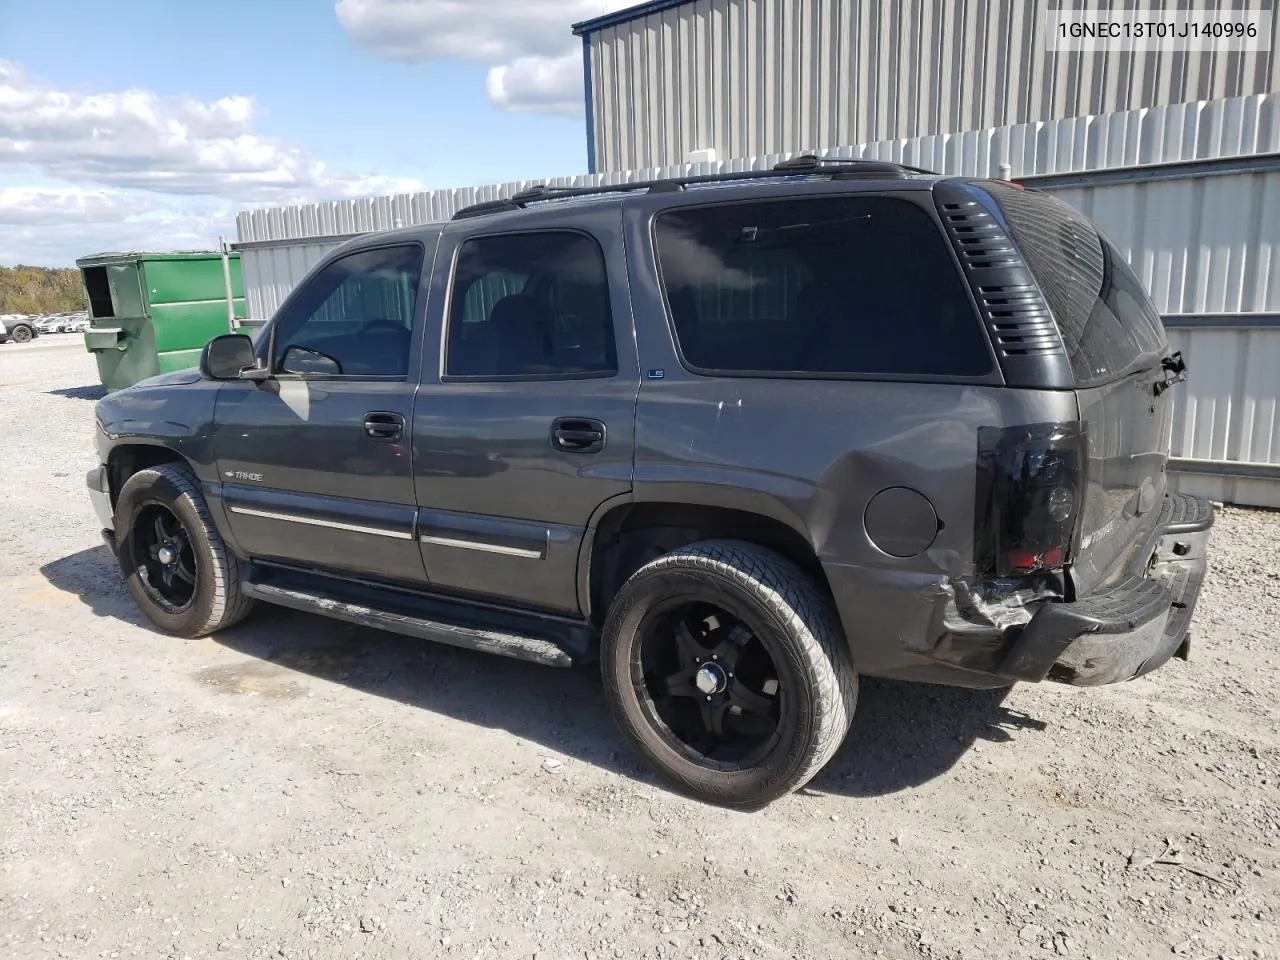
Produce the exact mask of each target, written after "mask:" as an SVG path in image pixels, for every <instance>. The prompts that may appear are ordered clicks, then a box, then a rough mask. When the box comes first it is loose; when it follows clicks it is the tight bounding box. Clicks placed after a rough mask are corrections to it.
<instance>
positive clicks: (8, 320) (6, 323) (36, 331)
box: [0, 315, 40, 343]
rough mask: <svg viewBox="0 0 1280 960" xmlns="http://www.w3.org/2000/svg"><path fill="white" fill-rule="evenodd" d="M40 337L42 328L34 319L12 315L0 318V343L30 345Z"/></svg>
mask: <svg viewBox="0 0 1280 960" xmlns="http://www.w3.org/2000/svg"><path fill="white" fill-rule="evenodd" d="M38 336H40V328H39V327H38V326H37V325H36V322H35V319H34V318H32V317H24V316H17V315H10V316H5V317H0V343H6V342H8V341H10V340H12V341H13V342H14V343H29V342H30V341H32V340H34V339H35V338H36V337H38Z"/></svg>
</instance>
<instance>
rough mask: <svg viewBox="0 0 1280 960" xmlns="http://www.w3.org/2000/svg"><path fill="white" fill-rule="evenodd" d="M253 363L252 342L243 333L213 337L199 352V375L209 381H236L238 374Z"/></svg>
mask: <svg viewBox="0 0 1280 960" xmlns="http://www.w3.org/2000/svg"><path fill="white" fill-rule="evenodd" d="M255 363H257V358H256V357H255V356H254V355H253V341H252V340H250V339H249V338H248V337H246V336H245V335H244V334H243V333H224V334H223V335H222V336H220V337H214V338H213V339H212V340H210V341H209V342H208V343H206V344H205V345H204V349H203V350H201V351H200V375H201V376H202V377H205V378H207V379H209V380H238V379H240V372H241V371H242V370H245V369H247V368H251V367H253V366H254V364H255Z"/></svg>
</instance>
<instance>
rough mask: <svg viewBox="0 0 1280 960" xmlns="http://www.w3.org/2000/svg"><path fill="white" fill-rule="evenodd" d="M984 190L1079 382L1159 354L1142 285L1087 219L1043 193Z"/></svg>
mask: <svg viewBox="0 0 1280 960" xmlns="http://www.w3.org/2000/svg"><path fill="white" fill-rule="evenodd" d="M989 189H990V191H991V193H992V194H993V195H994V196H995V197H996V199H997V200H998V201H999V203H1000V207H1001V208H1002V210H1003V211H1004V215H1005V218H1006V220H1007V221H1008V223H1009V227H1010V230H1011V232H1012V234H1013V239H1014V241H1015V242H1016V243H1017V245H1018V248H1019V250H1021V252H1022V255H1023V257H1024V258H1025V259H1026V261H1027V266H1028V267H1030V268H1031V272H1032V274H1033V275H1034V276H1035V278H1036V282H1037V283H1038V284H1039V285H1040V289H1041V291H1043V293H1044V297H1045V300H1046V301H1048V304H1049V309H1050V310H1051V311H1052V312H1053V317H1054V320H1055V321H1056V322H1057V324H1058V331H1059V332H1060V333H1061V334H1062V340H1063V343H1064V345H1065V346H1066V349H1067V356H1068V357H1069V358H1070V360H1071V369H1072V372H1073V373H1074V374H1075V376H1076V379H1077V380H1078V381H1079V382H1080V383H1082V384H1085V383H1096V382H1099V381H1103V380H1107V379H1111V378H1114V377H1117V376H1120V375H1122V374H1124V373H1126V372H1128V371H1129V370H1131V369H1133V368H1134V367H1135V366H1136V365H1137V364H1138V362H1139V361H1140V360H1141V359H1142V358H1144V357H1151V356H1153V355H1155V354H1157V353H1159V352H1160V351H1162V350H1163V349H1164V346H1165V342H1166V339H1165V333H1164V326H1163V324H1161V322H1160V314H1159V313H1158V312H1157V311H1156V308H1155V306H1154V304H1152V302H1151V298H1150V297H1149V296H1148V295H1147V292H1146V290H1144V289H1143V287H1142V282H1141V281H1140V280H1139V279H1138V277H1137V275H1136V274H1135V273H1134V272H1133V269H1132V268H1131V267H1130V266H1129V264H1128V263H1127V262H1126V261H1125V258H1124V256H1123V255H1122V254H1121V253H1120V251H1118V250H1117V249H1116V248H1115V247H1114V246H1113V245H1112V244H1111V242H1110V241H1108V240H1107V239H1106V238H1105V237H1103V236H1102V235H1101V234H1100V233H1099V231H1098V228H1097V227H1096V226H1095V225H1094V224H1093V222H1092V221H1091V220H1089V219H1088V218H1087V217H1085V216H1084V215H1083V214H1082V213H1079V212H1078V211H1076V210H1075V209H1073V208H1072V207H1069V206H1067V204H1065V203H1062V202H1061V201H1059V200H1055V199H1054V198H1052V197H1049V196H1046V195H1044V194H1038V193H1033V192H1030V191H1024V190H1015V189H1011V188H1009V187H1001V186H995V185H993V186H992V187H990V188H989Z"/></svg>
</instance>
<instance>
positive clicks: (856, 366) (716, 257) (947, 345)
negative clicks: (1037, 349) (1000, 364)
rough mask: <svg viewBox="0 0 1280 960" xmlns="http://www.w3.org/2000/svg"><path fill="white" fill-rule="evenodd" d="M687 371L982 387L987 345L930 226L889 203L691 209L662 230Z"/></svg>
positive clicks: (913, 209)
mask: <svg viewBox="0 0 1280 960" xmlns="http://www.w3.org/2000/svg"><path fill="white" fill-rule="evenodd" d="M655 231H656V242H657V250H658V261H659V266H660V267H661V271H662V282H663V285H664V289H665V292H666V297H667V304H668V306H669V308H670V310H671V317H672V320H673V322H674V326H675V333H676V337H677V339H678V341H679V345H680V350H681V353H682V354H683V356H684V359H685V362H686V363H688V365H689V366H690V367H692V368H694V369H697V370H700V371H704V372H708V373H761V374H770V373H774V374H779V373H797V374H812V375H822V374H828V375H833V376H838V375H857V374H864V375H866V374H869V375H875V374H888V375H905V376H921V375H923V376H963V377H976V376H982V375H983V374H986V373H988V372H989V371H990V370H991V367H992V361H991V355H990V352H989V350H988V347H987V342H986V335H985V334H984V333H983V331H982V327H981V325H980V322H979V320H978V318H977V316H976V314H975V311H974V309H973V306H972V302H971V301H970V299H969V297H968V294H967V292H966V290H965V287H964V285H963V281H962V279H961V277H960V276H959V274H958V271H957V268H956V266H955V263H954V260H953V259H952V257H951V254H950V251H949V250H948V249H947V246H946V241H945V239H944V238H943V236H942V234H941V232H940V231H939V228H938V227H937V225H936V224H935V222H934V221H933V219H932V218H931V217H930V216H929V214H927V213H926V212H925V211H924V210H922V209H921V208H919V207H918V206H916V205H915V204H913V203H910V202H909V201H906V200H900V199H894V198H892V197H823V198H821V199H789V200H763V201H754V202H748V203H733V204H722V205H716V206H707V207H686V208H677V209H675V210H671V211H668V212H666V213H664V214H662V215H661V216H659V217H658V220H657V224H656V227H655Z"/></svg>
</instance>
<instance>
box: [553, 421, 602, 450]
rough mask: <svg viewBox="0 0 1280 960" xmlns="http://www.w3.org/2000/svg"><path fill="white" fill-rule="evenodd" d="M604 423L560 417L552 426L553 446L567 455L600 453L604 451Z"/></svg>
mask: <svg viewBox="0 0 1280 960" xmlns="http://www.w3.org/2000/svg"><path fill="white" fill-rule="evenodd" d="M604 442H605V427H604V421H602V420H592V419H591V418H589V417H560V418H559V419H557V420H555V421H554V422H553V423H552V424H551V445H552V446H553V447H555V448H556V449H557V450H563V451H564V452H565V453H599V452H600V451H601V450H603V449H604Z"/></svg>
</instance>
